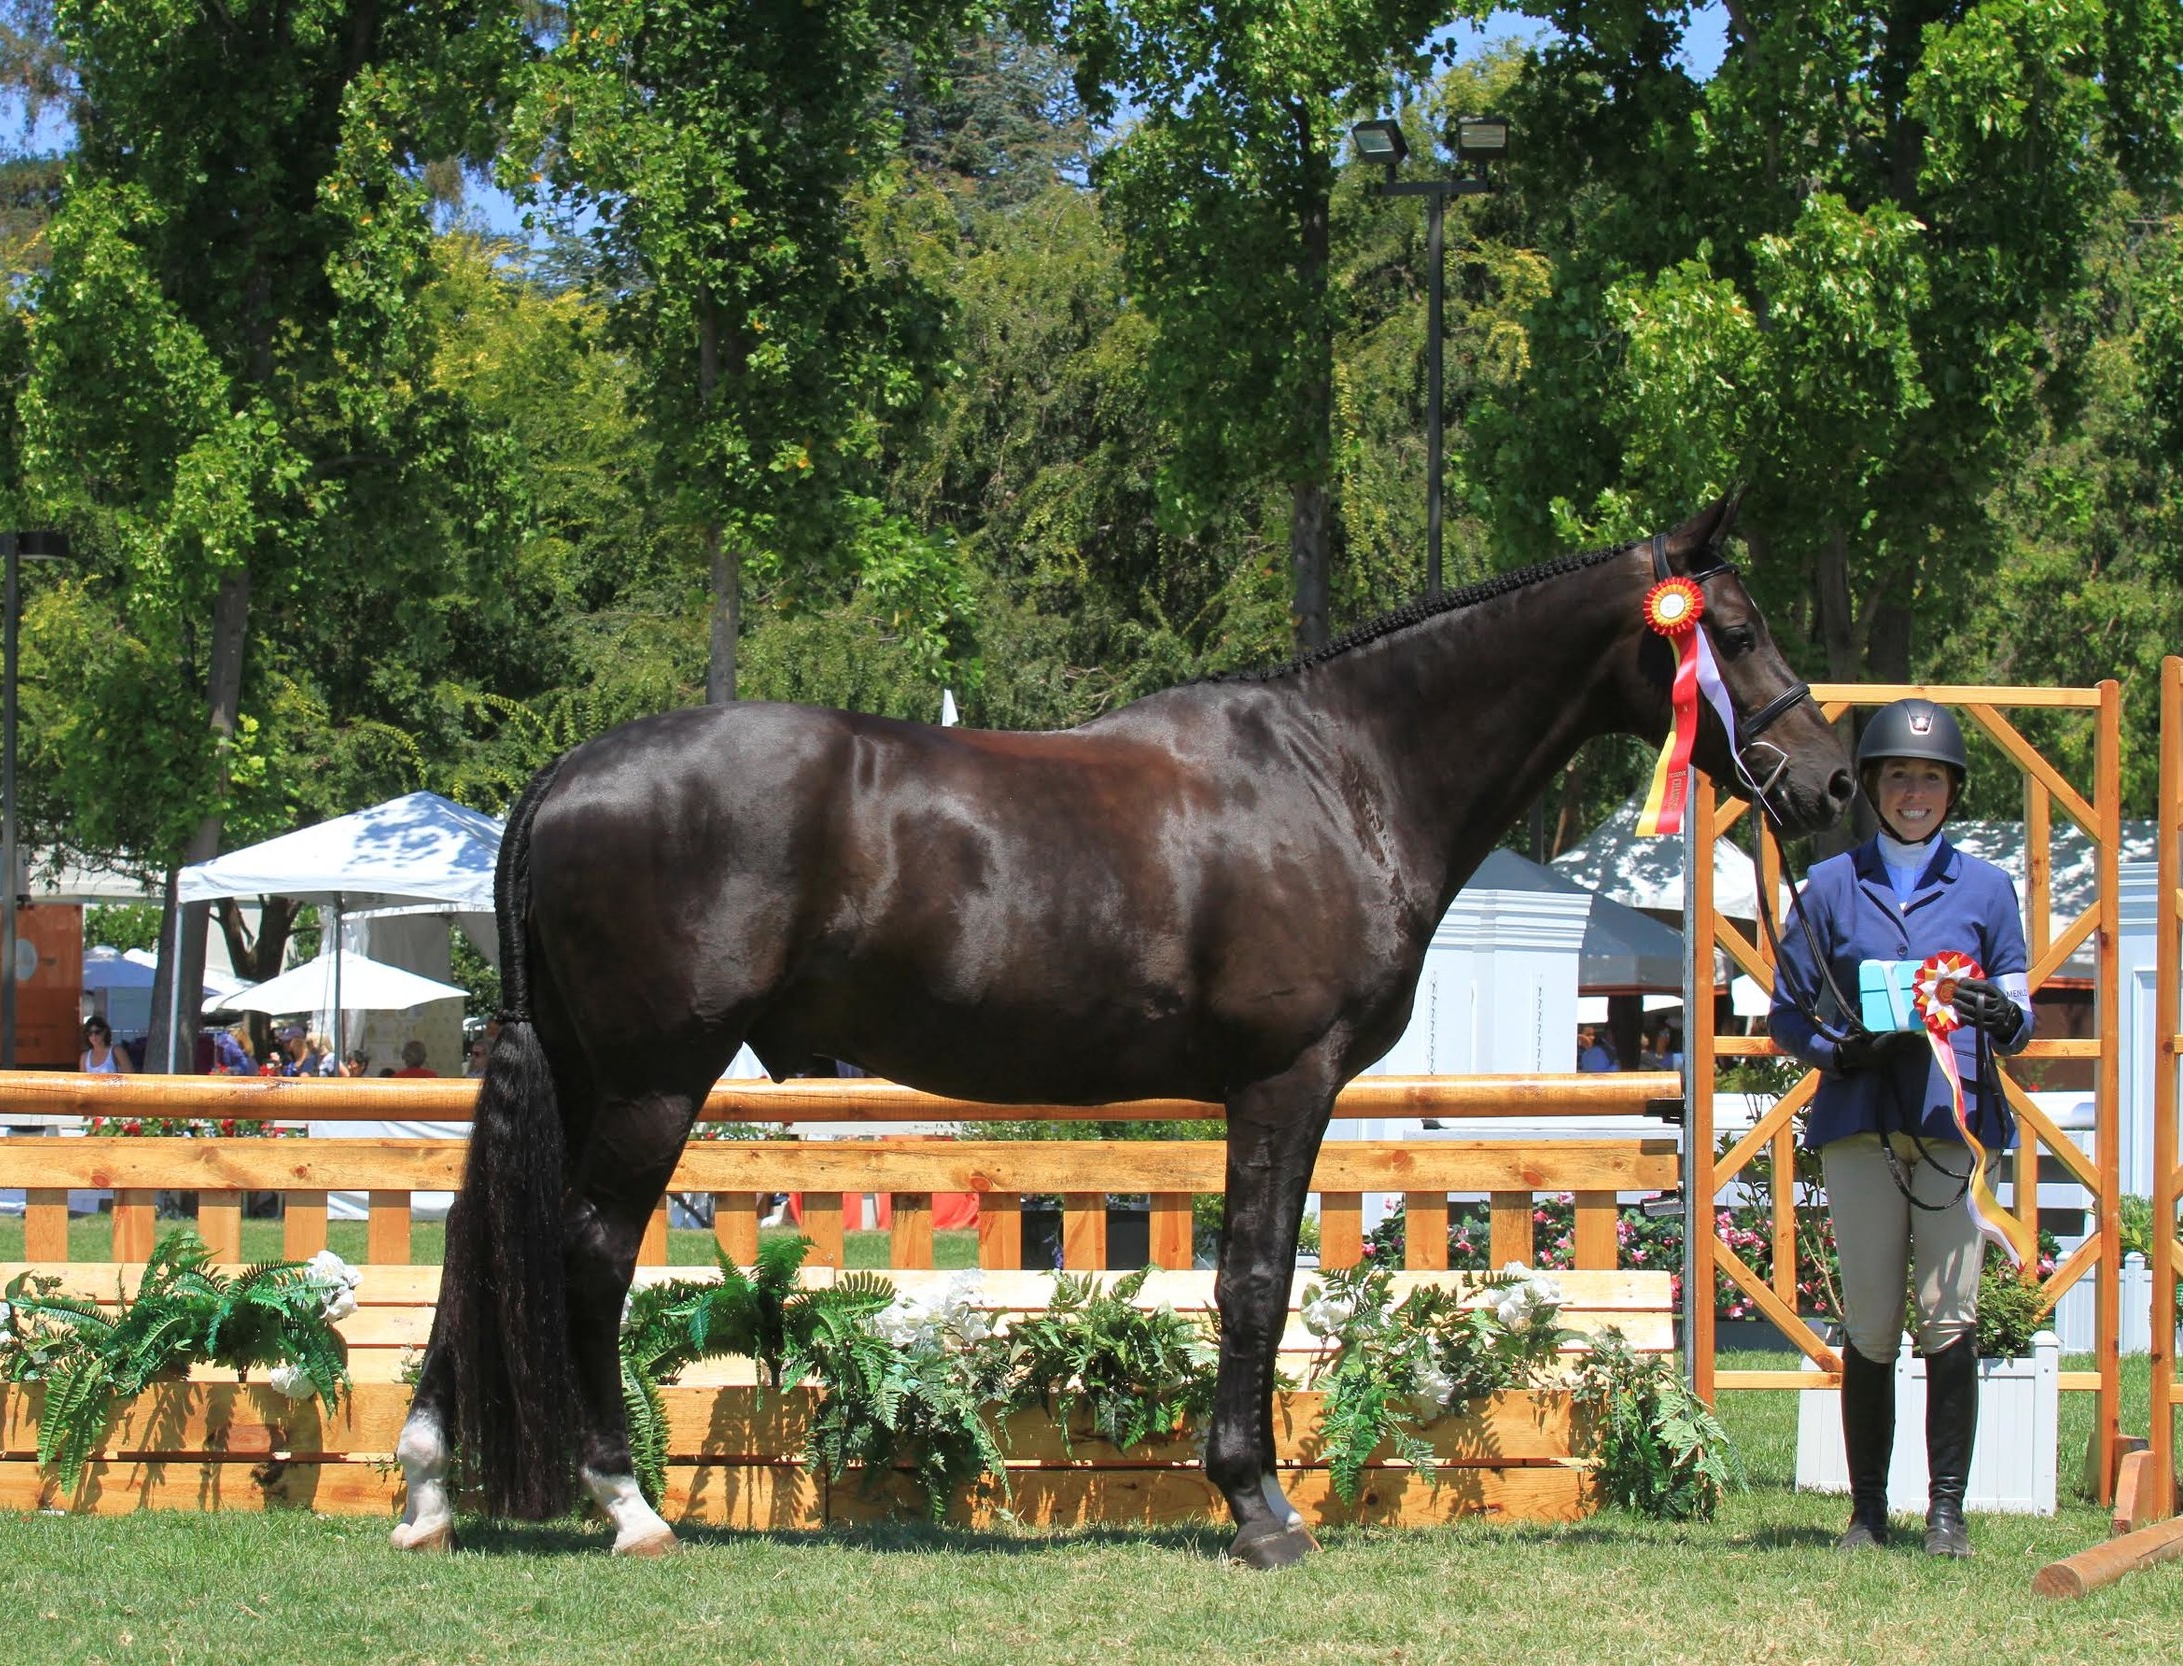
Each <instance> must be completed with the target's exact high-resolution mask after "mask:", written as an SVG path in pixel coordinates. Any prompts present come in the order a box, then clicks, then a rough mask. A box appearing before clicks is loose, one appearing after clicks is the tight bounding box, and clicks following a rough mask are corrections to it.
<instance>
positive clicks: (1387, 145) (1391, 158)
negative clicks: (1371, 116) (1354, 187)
mask: <svg viewBox="0 0 2183 1666" xmlns="http://www.w3.org/2000/svg"><path fill="white" fill-rule="evenodd" d="M1349 138H1350V142H1351V143H1353V144H1354V145H1355V146H1356V147H1357V154H1358V156H1360V157H1362V158H1363V159H1364V160H1365V161H1367V162H1384V163H1386V164H1387V166H1388V167H1390V168H1392V167H1394V166H1395V165H1396V164H1397V163H1398V162H1400V161H1401V160H1402V159H1403V158H1404V157H1405V156H1408V155H1409V154H1410V146H1409V142H1408V141H1407V140H1406V139H1404V138H1403V136H1402V123H1400V122H1399V121H1396V120H1395V119H1394V118H1393V117H1391V116H1382V117H1380V118H1379V119H1378V120H1376V121H1361V122H1359V123H1357V125H1356V126H1354V127H1352V128H1351V129H1350V130H1349Z"/></svg>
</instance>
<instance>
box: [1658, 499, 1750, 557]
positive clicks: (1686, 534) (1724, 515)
mask: <svg viewBox="0 0 2183 1666" xmlns="http://www.w3.org/2000/svg"><path fill="white" fill-rule="evenodd" d="M1742 506H1743V488H1742V487H1741V486H1738V487H1736V488H1735V489H1734V490H1733V491H1731V492H1729V493H1728V495H1727V496H1725V497H1722V498H1719V499H1717V500H1715V502H1714V503H1713V504H1712V506H1711V507H1709V508H1705V509H1701V510H1699V511H1698V513H1697V514H1695V515H1693V516H1691V517H1690V519H1689V520H1687V521H1685V522H1684V523H1683V524H1682V525H1681V526H1679V527H1677V528H1676V529H1675V530H1674V531H1673V532H1671V533H1669V534H1668V553H1669V554H1670V555H1671V556H1681V557H1683V558H1684V559H1685V560H1688V559H1689V558H1690V557H1691V556H1694V555H1696V554H1698V552H1699V551H1701V550H1705V551H1710V552H1712V553H1713V554H1716V555H1717V554H1719V552H1720V548H1721V545H1722V544H1724V543H1726V542H1727V540H1728V534H1729V530H1730V529H1731V528H1732V527H1734V526H1735V524H1736V511H1737V510H1738V509H1740V508H1741V507H1742Z"/></svg>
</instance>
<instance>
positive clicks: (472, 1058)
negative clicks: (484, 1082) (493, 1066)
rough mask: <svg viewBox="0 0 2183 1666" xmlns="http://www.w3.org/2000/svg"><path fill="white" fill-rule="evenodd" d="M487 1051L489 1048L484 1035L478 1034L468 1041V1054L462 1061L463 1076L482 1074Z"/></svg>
mask: <svg viewBox="0 0 2183 1666" xmlns="http://www.w3.org/2000/svg"><path fill="white" fill-rule="evenodd" d="M489 1051H490V1048H488V1046H487V1045H486V1041H485V1037H484V1036H482V1035H480V1036H478V1037H477V1038H476V1039H475V1040H473V1041H472V1042H471V1043H470V1052H469V1056H468V1057H467V1058H466V1059H465V1060H464V1062H463V1067H462V1073H463V1074H464V1075H465V1076H473V1077H475V1076H482V1075H484V1074H485V1059H486V1055H487V1053H488V1052H489Z"/></svg>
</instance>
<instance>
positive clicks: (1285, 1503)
mask: <svg viewBox="0 0 2183 1666" xmlns="http://www.w3.org/2000/svg"><path fill="white" fill-rule="evenodd" d="M1258 1487H1259V1491H1261V1492H1262V1493H1264V1494H1265V1495H1266V1502H1267V1504H1269V1505H1270V1506H1271V1507H1272V1509H1273V1513H1274V1514H1275V1515H1277V1516H1279V1517H1280V1518H1281V1519H1282V1520H1283V1521H1285V1522H1287V1523H1288V1524H1289V1525H1290V1526H1291V1527H1301V1526H1303V1525H1304V1518H1303V1515H1302V1513H1301V1512H1299V1511H1298V1510H1297V1508H1296V1506H1295V1505H1293V1504H1291V1503H1290V1502H1289V1495H1288V1494H1287V1493H1285V1492H1283V1491H1282V1490H1281V1483H1280V1482H1278V1481H1276V1480H1275V1479H1274V1478H1273V1473H1272V1471H1270V1470H1269V1471H1268V1472H1267V1473H1266V1474H1265V1475H1264V1476H1262V1477H1261V1478H1260V1480H1259V1483H1258Z"/></svg>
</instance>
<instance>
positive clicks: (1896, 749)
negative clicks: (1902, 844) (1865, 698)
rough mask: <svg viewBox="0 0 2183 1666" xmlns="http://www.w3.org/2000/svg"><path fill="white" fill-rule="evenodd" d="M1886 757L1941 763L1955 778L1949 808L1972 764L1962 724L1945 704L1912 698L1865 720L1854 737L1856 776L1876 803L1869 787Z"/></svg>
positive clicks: (1961, 791) (1951, 807)
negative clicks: (1862, 728)
mask: <svg viewBox="0 0 2183 1666" xmlns="http://www.w3.org/2000/svg"><path fill="white" fill-rule="evenodd" d="M1888 758H1917V759H1921V760H1924V761H1926V762H1929V763H1936V764H1939V765H1941V766H1942V767H1944V768H1945V769H1946V770H1947V771H1948V773H1949V775H1950V776H1951V777H1952V778H1953V779H1954V781H1955V790H1954V791H1953V792H1951V793H1950V794H1949V795H1948V808H1949V810H1950V811H1951V812H1952V811H1953V810H1954V809H1955V807H1956V800H1957V799H1959V798H1961V797H1962V796H1963V783H1964V779H1965V777H1967V776H1968V775H1969V774H1970V772H1971V764H1970V759H1969V757H1968V756H1967V755H1966V754H1965V752H1964V750H1963V729H1962V726H1961V725H1959V724H1958V723H1957V722H1956V720H1955V715H1954V713H1952V712H1950V711H1949V710H1948V708H1947V707H1946V706H1937V705H1935V704H1934V703H1933V702H1932V701H1930V700H1919V699H1914V698H1913V699H1909V700H1897V701H1895V702H1893V703H1892V704H1890V705H1885V706H1882V707H1881V708H1880V709H1879V710H1878V711H1876V712H1874V713H1873V714H1872V716H1871V717H1870V718H1869V719H1868V720H1867V721H1866V723H1865V732H1864V733H1863V734H1862V735H1860V736H1859V737H1858V739H1857V779H1858V780H1859V781H1861V782H1862V783H1863V784H1864V788H1865V797H1866V798H1867V799H1869V800H1871V801H1872V802H1873V803H1874V804H1875V805H1877V804H1878V802H1879V795H1878V794H1877V793H1875V792H1874V791H1873V790H1872V786H1873V778H1874V773H1875V772H1876V771H1877V770H1878V768H1879V766H1880V764H1881V762H1882V761H1883V760H1885V759H1888ZM1942 819H1943V820H1946V819H1947V818H1946V817H1945V816H1944V817H1943V818H1942ZM1890 831H1892V829H1891V830H1890Z"/></svg>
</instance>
